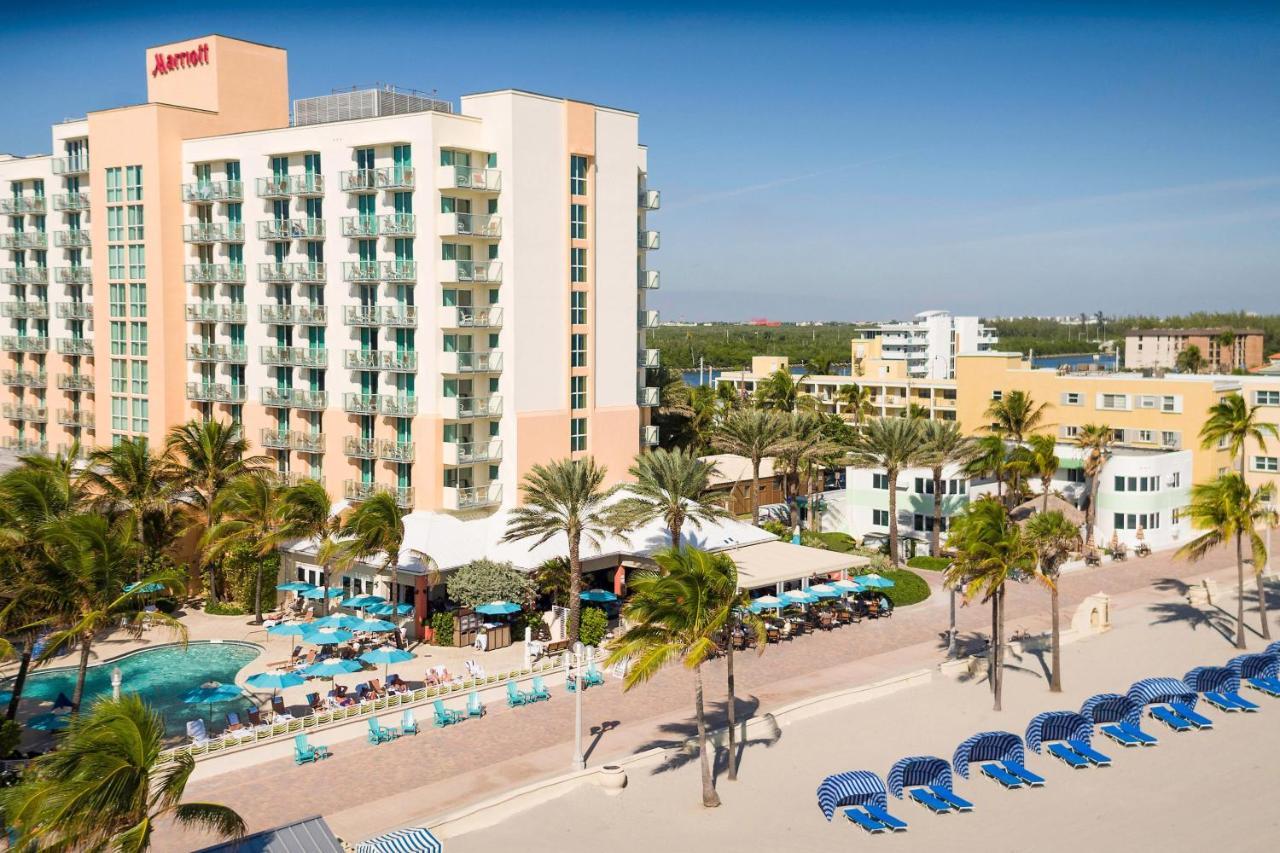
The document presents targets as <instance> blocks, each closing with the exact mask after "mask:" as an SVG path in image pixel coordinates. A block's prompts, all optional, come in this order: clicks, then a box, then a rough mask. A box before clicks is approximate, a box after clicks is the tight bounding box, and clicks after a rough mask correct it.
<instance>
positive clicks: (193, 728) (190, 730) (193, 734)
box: [187, 720, 209, 746]
mask: <svg viewBox="0 0 1280 853" xmlns="http://www.w3.org/2000/svg"><path fill="white" fill-rule="evenodd" d="M187 737H189V738H191V745H192V746H200V745H202V744H204V743H207V742H208V741H209V732H208V731H207V730H206V729H205V727H204V720H188V721H187Z"/></svg>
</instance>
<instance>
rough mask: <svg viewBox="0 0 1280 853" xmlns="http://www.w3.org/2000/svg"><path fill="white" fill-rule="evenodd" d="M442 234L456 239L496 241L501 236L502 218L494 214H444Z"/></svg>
mask: <svg viewBox="0 0 1280 853" xmlns="http://www.w3.org/2000/svg"><path fill="white" fill-rule="evenodd" d="M442 216H443V217H444V224H445V227H444V229H443V233H444V234H446V235H453V236H456V237H481V238H484V239H486V240H497V239H499V238H500V237H501V236H502V217H501V216H499V215H498V214H496V213H445V214H442Z"/></svg>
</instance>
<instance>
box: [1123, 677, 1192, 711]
mask: <svg viewBox="0 0 1280 853" xmlns="http://www.w3.org/2000/svg"><path fill="white" fill-rule="evenodd" d="M1128 696H1129V698H1130V699H1132V700H1133V701H1134V702H1137V703H1138V704H1139V705H1159V704H1161V703H1163V702H1184V703H1186V704H1187V705H1190V706H1191V707H1193V708H1194V707H1195V705H1196V701H1197V700H1198V699H1199V698H1200V696H1199V695H1198V694H1197V693H1196V692H1195V691H1194V690H1192V689H1191V688H1190V687H1188V686H1187V685H1186V684H1185V683H1184V682H1182V681H1179V680H1178V679H1176V678H1144V679H1142V680H1141V681H1135V682H1134V683H1133V684H1132V685H1131V686H1130V687H1129V693H1128Z"/></svg>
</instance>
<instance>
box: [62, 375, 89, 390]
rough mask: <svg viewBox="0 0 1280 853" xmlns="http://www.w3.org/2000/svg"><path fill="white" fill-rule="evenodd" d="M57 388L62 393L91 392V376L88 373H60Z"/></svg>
mask: <svg viewBox="0 0 1280 853" xmlns="http://www.w3.org/2000/svg"><path fill="white" fill-rule="evenodd" d="M58 387H59V388H61V389H62V390H63V391H92V390H93V376H92V375H91V374H88V373H62V374H59V375H58Z"/></svg>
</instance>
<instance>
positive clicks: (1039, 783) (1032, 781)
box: [1004, 761, 1044, 788]
mask: <svg viewBox="0 0 1280 853" xmlns="http://www.w3.org/2000/svg"><path fill="white" fill-rule="evenodd" d="M1004 769H1005V770H1007V771H1008V772H1009V773H1010V774H1012V775H1014V776H1017V777H1018V778H1019V779H1021V780H1022V781H1023V782H1026V783H1027V784H1028V785H1030V786H1031V787H1032V788H1040V787H1043V786H1044V777H1043V776H1037V775H1036V774H1034V773H1032V772H1031V771H1030V770H1028V769H1027V768H1025V767H1023V766H1022V765H1021V764H1019V763H1018V762H1016V761H1006V762H1004Z"/></svg>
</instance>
